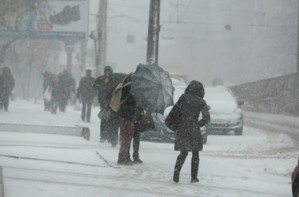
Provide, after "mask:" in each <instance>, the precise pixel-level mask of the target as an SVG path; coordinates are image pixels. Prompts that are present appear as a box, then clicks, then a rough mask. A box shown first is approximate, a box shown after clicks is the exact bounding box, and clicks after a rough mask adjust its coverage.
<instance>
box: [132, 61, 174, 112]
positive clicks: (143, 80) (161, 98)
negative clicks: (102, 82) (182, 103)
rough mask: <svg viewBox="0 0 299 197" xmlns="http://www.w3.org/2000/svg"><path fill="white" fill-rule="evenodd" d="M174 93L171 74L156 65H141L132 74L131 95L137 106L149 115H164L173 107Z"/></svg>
mask: <svg viewBox="0 0 299 197" xmlns="http://www.w3.org/2000/svg"><path fill="white" fill-rule="evenodd" d="M173 91H174V87H173V85H172V81H171V78H170V76H169V73H168V72H166V71H165V70H163V69H162V68H161V67H160V66H158V65H156V64H150V65H144V64H139V65H138V66H137V69H136V71H135V72H134V73H133V74H132V85H131V93H132V95H133V96H134V97H135V99H136V102H137V105H138V106H139V107H142V108H143V109H144V110H146V111H147V112H149V113H153V112H156V113H161V114H163V113H164V109H165V108H167V107H168V106H171V105H173Z"/></svg>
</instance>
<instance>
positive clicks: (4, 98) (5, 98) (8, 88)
mask: <svg viewBox="0 0 299 197" xmlns="http://www.w3.org/2000/svg"><path fill="white" fill-rule="evenodd" d="M1 78H2V79H1V81H2V82H1V84H2V85H1V92H0V108H1V110H3V109H4V110H5V111H8V106H9V95H11V92H12V90H13V89H14V87H15V80H14V77H13V75H12V73H11V71H10V68H8V67H4V68H3V70H2V77H1Z"/></svg>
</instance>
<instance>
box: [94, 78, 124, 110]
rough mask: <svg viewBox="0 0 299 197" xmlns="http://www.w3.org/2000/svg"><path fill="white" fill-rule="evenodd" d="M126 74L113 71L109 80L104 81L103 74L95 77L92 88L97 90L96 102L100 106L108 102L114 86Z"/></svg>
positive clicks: (102, 106)
mask: <svg viewBox="0 0 299 197" xmlns="http://www.w3.org/2000/svg"><path fill="white" fill-rule="evenodd" d="M126 76H127V74H123V73H113V74H112V77H111V80H110V81H109V82H108V83H105V77H104V75H102V76H99V77H97V78H96V80H95V82H94V84H93V88H94V89H95V90H96V91H97V92H98V102H99V103H100V107H101V108H105V107H107V106H108V105H109V104H110V99H111V97H112V92H113V91H114V89H115V88H116V86H117V85H118V84H119V83H121V82H122V81H123V79H124V78H125V77H126Z"/></svg>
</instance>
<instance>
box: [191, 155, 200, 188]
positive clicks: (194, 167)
mask: <svg viewBox="0 0 299 197" xmlns="http://www.w3.org/2000/svg"><path fill="white" fill-rule="evenodd" d="M198 166H199V156H198V153H197V154H196V153H193V154H192V160H191V183H197V182H199V180H198V178H197V174H198Z"/></svg>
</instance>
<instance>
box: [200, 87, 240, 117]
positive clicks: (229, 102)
mask: <svg viewBox="0 0 299 197" xmlns="http://www.w3.org/2000/svg"><path fill="white" fill-rule="evenodd" d="M204 99H205V101H206V102H207V104H208V105H209V106H210V112H211V113H213V112H217V113H231V112H233V111H235V110H236V109H237V107H238V106H237V103H236V100H235V99H234V97H233V96H232V94H231V93H230V92H229V91H228V90H227V89H226V88H224V87H206V88H205V97H204Z"/></svg>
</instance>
